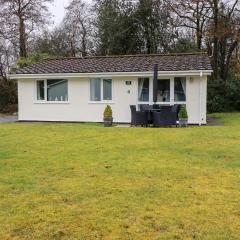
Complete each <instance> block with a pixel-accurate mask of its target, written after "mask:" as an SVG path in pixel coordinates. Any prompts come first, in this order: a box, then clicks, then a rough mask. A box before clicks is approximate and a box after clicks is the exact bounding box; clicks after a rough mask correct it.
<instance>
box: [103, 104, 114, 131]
mask: <svg viewBox="0 0 240 240" xmlns="http://www.w3.org/2000/svg"><path fill="white" fill-rule="evenodd" d="M103 122H104V127H111V126H112V123H113V117H112V108H111V107H110V106H109V105H107V106H106V108H105V110H104V114H103Z"/></svg>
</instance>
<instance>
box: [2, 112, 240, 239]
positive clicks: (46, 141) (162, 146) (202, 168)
mask: <svg viewBox="0 0 240 240" xmlns="http://www.w3.org/2000/svg"><path fill="white" fill-rule="evenodd" d="M215 116H217V117H219V118H220V121H221V122H222V123H223V124H224V125H223V126H217V127H191V128H187V129H176V128H173V129H151V128H109V129H106V128H103V127H102V126H101V125H96V124H95V125H91V124H22V123H21V124H18V123H13V124H0V239H1V240H5V239H31V240H32V239H34V240H35V239H36V240H41V239H44V240H45V239H67V240H69V239H78V240H84V239H94V240H95V239H107V240H108V239H121V240H122V239H123V240H125V239H134V240H135V239H136V240H140V239H149V240H151V239H159V240H160V239H165V240H166V239H169V240H172V239H209V240H214V239H216V240H221V239H240V235H239V234H240V113H239V114H219V115H215Z"/></svg>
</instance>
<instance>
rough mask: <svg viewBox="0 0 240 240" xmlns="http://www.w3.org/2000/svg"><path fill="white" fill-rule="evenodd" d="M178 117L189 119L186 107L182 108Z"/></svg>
mask: <svg viewBox="0 0 240 240" xmlns="http://www.w3.org/2000/svg"><path fill="white" fill-rule="evenodd" d="M178 117H179V118H181V119H187V118H188V113H187V109H186V106H185V105H182V106H181V109H180V111H179V113H178Z"/></svg>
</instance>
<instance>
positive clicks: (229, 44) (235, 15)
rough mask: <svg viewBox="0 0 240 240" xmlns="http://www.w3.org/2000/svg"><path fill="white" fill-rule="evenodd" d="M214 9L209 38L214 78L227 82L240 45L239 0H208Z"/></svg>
mask: <svg viewBox="0 0 240 240" xmlns="http://www.w3.org/2000/svg"><path fill="white" fill-rule="evenodd" d="M208 2H209V4H210V7H211V9H212V15H211V17H210V29H209V31H208V32H209V36H210V38H212V42H213V69H214V78H215V79H217V78H218V76H219V75H220V77H221V79H223V80H224V81H226V79H227V76H228V73H229V67H230V63H231V59H232V55H233V53H234V51H235V50H236V48H237V46H238V45H239V43H240V12H239V7H240V6H239V2H240V1H239V0H231V1H226V0H208Z"/></svg>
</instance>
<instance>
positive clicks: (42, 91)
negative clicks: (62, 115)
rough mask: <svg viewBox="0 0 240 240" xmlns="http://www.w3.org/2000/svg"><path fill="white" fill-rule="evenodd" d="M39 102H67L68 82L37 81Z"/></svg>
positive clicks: (56, 80)
mask: <svg viewBox="0 0 240 240" xmlns="http://www.w3.org/2000/svg"><path fill="white" fill-rule="evenodd" d="M36 86H37V101H47V102H67V101H68V80H63V79H54V80H37V84H36Z"/></svg>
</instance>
